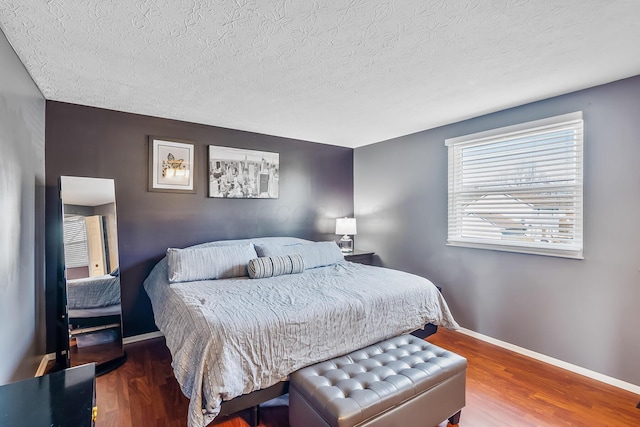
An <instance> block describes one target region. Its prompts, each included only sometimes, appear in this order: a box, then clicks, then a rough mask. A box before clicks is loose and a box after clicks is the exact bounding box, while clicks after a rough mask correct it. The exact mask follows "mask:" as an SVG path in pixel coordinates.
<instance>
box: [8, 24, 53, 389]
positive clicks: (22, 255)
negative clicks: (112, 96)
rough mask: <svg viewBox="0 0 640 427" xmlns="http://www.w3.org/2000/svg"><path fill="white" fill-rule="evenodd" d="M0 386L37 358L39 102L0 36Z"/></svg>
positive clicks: (29, 369)
mask: <svg viewBox="0 0 640 427" xmlns="http://www.w3.org/2000/svg"><path fill="white" fill-rule="evenodd" d="M0 64H1V65H0V278H1V279H0V384H4V383H7V382H10V381H14V380H18V379H23V378H27V377H29V376H33V375H34V374H35V372H36V369H37V367H38V364H39V363H40V361H41V360H42V356H43V355H44V350H45V347H44V329H45V328H44V133H45V130H44V128H45V122H44V121H45V100H44V97H43V96H42V94H41V93H40V90H39V89H38V87H37V86H36V85H35V83H34V82H33V80H31V76H29V73H27V71H26V70H25V68H24V66H23V65H22V62H20V59H19V58H18V56H17V55H16V54H15V52H14V51H13V49H12V48H11V45H10V44H9V42H8V41H7V39H6V37H5V36H4V34H3V33H2V32H1V31H0Z"/></svg>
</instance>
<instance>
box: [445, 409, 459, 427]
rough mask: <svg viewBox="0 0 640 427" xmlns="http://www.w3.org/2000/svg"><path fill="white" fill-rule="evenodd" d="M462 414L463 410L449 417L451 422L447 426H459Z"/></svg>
mask: <svg viewBox="0 0 640 427" xmlns="http://www.w3.org/2000/svg"><path fill="white" fill-rule="evenodd" d="M460 414H462V410H460V411H458V412H456V413H455V414H453V415H452V416H451V417H449V424H447V427H448V426H457V425H458V423H459V422H460Z"/></svg>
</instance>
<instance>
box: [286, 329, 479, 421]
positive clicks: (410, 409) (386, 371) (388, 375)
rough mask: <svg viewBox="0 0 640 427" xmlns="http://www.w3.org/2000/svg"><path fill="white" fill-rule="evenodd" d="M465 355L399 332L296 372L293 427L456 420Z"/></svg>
mask: <svg viewBox="0 0 640 427" xmlns="http://www.w3.org/2000/svg"><path fill="white" fill-rule="evenodd" d="M466 372H467V360H466V359H465V358H463V357H462V356H459V355H457V354H455V353H452V352H450V351H447V350H443V349H441V348H440V347H437V346H435V345H433V344H430V343H428V342H426V341H423V340H421V339H420V338H417V337H414V336H413V335H402V336H399V337H395V338H391V339H388V340H385V341H382V342H379V343H378V344H374V345H372V346H370V347H366V348H363V349H361V350H357V351H355V352H353V353H350V354H348V355H346V356H342V357H339V358H336V359H332V360H328V361H326V362H321V363H318V364H316V365H313V366H309V367H306V368H303V369H300V370H299V371H297V372H294V373H293V374H292V375H291V378H290V380H291V382H290V387H289V423H290V424H291V426H292V427H353V426H367V427H372V426H376V427H379V426H398V427H404V426H425V427H432V426H436V425H438V424H440V423H441V422H442V421H443V420H445V419H447V418H449V423H450V424H457V423H458V422H459V419H460V411H461V409H462V408H463V407H464V404H465V397H464V393H465V379H466Z"/></svg>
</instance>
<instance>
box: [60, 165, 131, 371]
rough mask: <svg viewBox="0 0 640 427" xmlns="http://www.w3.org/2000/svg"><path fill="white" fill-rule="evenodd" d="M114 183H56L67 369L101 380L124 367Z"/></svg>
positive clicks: (93, 180) (84, 180)
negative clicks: (88, 369) (91, 369)
mask: <svg viewBox="0 0 640 427" xmlns="http://www.w3.org/2000/svg"><path fill="white" fill-rule="evenodd" d="M115 194H116V193H115V183H114V180H113V179H103V178H84V177H74V176H62V177H60V197H61V199H62V200H61V201H62V203H61V204H62V218H63V224H62V229H63V240H64V266H61V268H64V278H65V282H66V295H67V298H66V300H67V307H66V309H67V319H68V329H69V349H68V353H67V354H68V357H69V363H68V364H69V365H70V366H72V367H73V366H78V365H82V364H84V363H90V362H95V363H96V374H97V375H100V374H103V373H106V372H109V371H111V370H112V369H114V368H116V367H118V366H120V365H121V364H122V363H124V361H125V358H126V355H125V353H124V350H123V346H122V316H121V314H122V313H121V307H120V268H119V265H120V263H119V259H118V221H117V215H116V197H115Z"/></svg>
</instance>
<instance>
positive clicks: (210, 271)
mask: <svg viewBox="0 0 640 427" xmlns="http://www.w3.org/2000/svg"><path fill="white" fill-rule="evenodd" d="M256 256H257V254H256V251H255V249H254V248H253V244H251V243H249V244H244V245H234V246H209V247H200V248H186V249H175V248H169V249H167V259H168V267H169V282H171V283H176V282H191V281H193V280H210V279H223V278H227V277H240V276H246V275H247V264H248V263H249V261H251V260H252V259H253V258H256Z"/></svg>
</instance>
